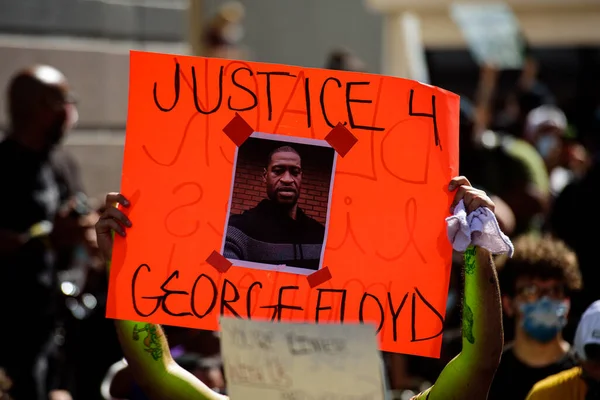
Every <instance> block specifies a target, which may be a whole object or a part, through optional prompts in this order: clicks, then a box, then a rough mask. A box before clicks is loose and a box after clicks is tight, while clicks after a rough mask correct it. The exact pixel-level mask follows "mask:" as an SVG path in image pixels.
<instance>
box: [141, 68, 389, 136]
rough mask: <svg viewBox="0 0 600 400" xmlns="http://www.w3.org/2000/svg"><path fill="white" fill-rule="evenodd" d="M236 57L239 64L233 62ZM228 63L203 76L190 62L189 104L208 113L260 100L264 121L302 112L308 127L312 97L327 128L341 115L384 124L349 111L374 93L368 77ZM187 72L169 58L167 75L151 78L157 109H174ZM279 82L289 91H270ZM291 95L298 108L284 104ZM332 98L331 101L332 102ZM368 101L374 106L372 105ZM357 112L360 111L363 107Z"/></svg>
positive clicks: (350, 121) (358, 124)
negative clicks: (346, 77) (313, 74)
mask: <svg viewBox="0 0 600 400" xmlns="http://www.w3.org/2000/svg"><path fill="white" fill-rule="evenodd" d="M237 63H238V64H239V62H237ZM232 64H233V63H230V64H229V65H225V66H223V65H222V66H221V67H220V68H219V70H218V71H216V70H215V71H211V72H209V71H208V70H207V68H208V67H206V68H205V70H204V74H203V76H199V75H200V74H199V73H197V71H196V68H195V67H194V66H192V67H191V71H189V75H191V90H192V94H193V105H194V107H195V109H196V111H197V112H198V113H200V114H204V115H210V114H213V113H216V112H218V111H219V110H220V109H221V107H227V108H228V109H229V110H231V111H238V112H243V111H250V110H253V109H255V108H256V109H257V110H260V109H264V108H262V107H263V106H264V105H266V107H267V110H266V112H267V120H268V121H272V120H273V119H274V117H275V120H276V121H280V120H281V118H282V116H283V115H284V114H286V113H293V114H303V115H305V116H306V127H307V128H311V127H312V125H313V118H314V117H313V108H316V107H315V105H316V103H318V104H319V114H320V116H319V118H322V119H323V121H324V122H325V123H326V124H327V125H328V126H330V127H331V128H333V127H334V126H335V125H337V123H338V122H339V120H340V119H341V118H346V119H347V121H343V124H344V125H349V127H350V128H351V129H358V130H368V131H384V130H385V127H378V126H371V125H369V124H367V123H366V121H357V120H356V117H355V114H360V112H358V111H355V110H354V108H355V107H359V105H360V104H362V105H365V104H373V100H374V99H373V98H372V97H376V96H377V91H378V90H377V88H376V87H371V88H370V87H369V86H370V84H371V82H369V81H364V80H363V81H354V82H346V83H345V84H342V81H341V80H340V79H338V78H335V77H327V78H325V79H322V78H320V79H319V80H318V81H316V80H317V78H314V77H313V78H311V77H308V76H306V75H305V73H304V72H303V71H300V72H299V73H298V74H297V75H295V74H292V73H290V72H284V71H253V70H252V69H250V68H247V67H238V68H236V69H233V71H231V72H230V71H229V66H231V65H232ZM207 65H208V64H207ZM189 75H188V74H187V73H186V72H184V71H182V70H181V67H180V64H179V63H175V65H174V71H173V77H172V78H171V79H167V78H162V79H161V80H160V83H159V82H155V83H154V90H153V96H154V104H155V105H156V107H157V108H158V109H159V110H160V111H163V112H170V111H172V110H173V109H175V107H176V106H177V104H178V103H179V100H180V95H181V90H182V88H181V78H182V77H183V79H184V80H185V82H186V83H187V84H188V85H190V83H189V79H188V76H189ZM217 80H218V87H217V88H214V89H213V90H212V91H211V89H209V88H208V85H206V84H204V82H208V81H211V82H216V81H217ZM199 82H200V83H199ZM284 85H288V86H290V90H289V95H288V96H274V92H275V90H271V88H272V87H277V93H281V92H282V90H281V88H282V86H284ZM209 91H211V93H209ZM159 92H160V94H159ZM214 92H218V93H214ZM370 94H371V95H370ZM296 98H299V99H301V102H302V106H301V107H302V108H301V109H297V108H296V109H293V108H292V106H291V105H290V104H291V103H292V100H293V99H296ZM209 99H210V100H209ZM259 99H265V100H266V104H264V103H263V104H261V100H259ZM377 101H379V99H377ZM334 102H335V103H336V104H335V106H332V103H334ZM207 103H210V104H211V106H210V107H208V106H207V105H205V104H207ZM339 103H342V104H343V106H344V107H340V104H339ZM295 107H298V106H297V105H296V106H295ZM371 107H373V109H375V107H376V105H373V106H371ZM344 108H345V110H346V113H345V114H346V115H343V116H341V115H337V116H333V115H330V114H329V113H328V109H344ZM274 109H278V110H280V111H279V112H278V113H277V115H275V116H274V115H273V110H274ZM373 111H374V110H373ZM259 112H260V111H259ZM362 113H363V115H364V111H363V112H362Z"/></svg>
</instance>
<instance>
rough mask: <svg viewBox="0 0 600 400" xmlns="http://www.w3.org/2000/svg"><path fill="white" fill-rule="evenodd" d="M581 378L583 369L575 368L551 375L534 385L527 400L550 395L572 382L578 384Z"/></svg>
mask: <svg viewBox="0 0 600 400" xmlns="http://www.w3.org/2000/svg"><path fill="white" fill-rule="evenodd" d="M580 377H581V367H573V368H571V369H567V370H564V371H562V372H559V373H557V374H554V375H550V376H548V377H546V378H544V379H542V380H541V381H539V382H537V383H536V384H535V385H533V388H531V391H530V392H529V396H528V397H527V398H528V399H536V398H537V396H538V395H542V394H550V393H552V391H554V390H555V389H556V388H558V387H559V386H562V385H565V384H569V383H571V382H578V381H579V378H580Z"/></svg>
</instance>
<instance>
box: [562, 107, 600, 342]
mask: <svg viewBox="0 0 600 400" xmlns="http://www.w3.org/2000/svg"><path fill="white" fill-rule="evenodd" d="M591 126H592V129H591V130H590V132H587V133H585V134H584V137H585V138H586V139H588V148H589V153H590V154H591V155H592V157H590V158H591V166H590V167H589V170H588V171H587V172H586V173H585V174H584V176H583V177H582V178H580V179H576V180H574V181H573V182H572V183H571V184H569V185H568V186H567V187H566V188H565V189H564V190H563V191H562V192H561V193H560V195H559V196H558V198H557V199H556V201H555V202H554V206H553V210H552V213H551V216H550V229H551V231H552V233H553V234H554V235H556V236H557V237H559V238H561V239H562V240H564V241H565V243H567V245H569V246H570V247H572V248H573V250H574V251H575V253H576V254H577V258H578V260H579V264H580V268H581V275H582V277H583V281H584V282H586V283H588V284H587V285H586V286H585V287H584V288H583V290H582V291H581V293H579V294H578V295H577V296H575V298H574V299H573V310H574V311H575V312H576V315H581V314H582V313H583V311H585V309H586V308H587V307H588V306H589V305H590V304H591V303H592V302H594V301H595V300H600V290H599V289H598V282H600V268H598V234H597V233H596V232H595V231H594V227H597V226H600V213H598V212H596V211H594V210H590V212H584V213H583V214H581V216H580V213H579V210H581V204H582V202H584V201H585V199H597V198H598V196H599V195H600V105H599V106H598V112H597V113H596V116H595V119H594V120H593V121H592V123H591ZM576 326H577V320H576V319H575V320H574V321H573V325H571V326H569V327H568V333H569V334H570V335H569V337H571V334H572V333H573V331H574V328H575V327H576Z"/></svg>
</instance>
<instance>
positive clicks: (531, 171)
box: [461, 61, 550, 235]
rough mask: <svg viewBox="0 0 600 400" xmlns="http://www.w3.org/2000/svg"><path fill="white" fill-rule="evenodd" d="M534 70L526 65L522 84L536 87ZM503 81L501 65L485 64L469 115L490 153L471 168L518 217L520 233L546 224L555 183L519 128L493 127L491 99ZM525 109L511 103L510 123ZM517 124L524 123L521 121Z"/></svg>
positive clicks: (476, 139)
mask: <svg viewBox="0 0 600 400" xmlns="http://www.w3.org/2000/svg"><path fill="white" fill-rule="evenodd" d="M531 62H533V61H531ZM526 65H528V64H526ZM532 73H533V72H531V70H530V69H528V68H527V67H526V68H525V69H524V71H523V73H522V75H521V80H520V82H521V83H520V84H519V85H520V86H519V87H521V86H523V87H525V86H527V87H529V86H531V85H532V84H531V80H532V79H535V76H533V77H532V76H531V75H532ZM498 80H499V71H498V69H497V68H495V67H494V66H490V65H485V66H483V67H482V68H481V73H480V79H479V84H478V88H477V94H476V101H475V104H474V106H472V107H471V108H472V109H473V111H471V112H470V113H471V115H472V117H471V119H472V121H473V122H472V124H473V133H472V135H473V138H472V140H473V142H474V145H475V147H484V148H485V149H486V151H484V152H483V153H484V154H483V155H481V156H480V157H479V160H480V162H479V163H476V164H475V163H471V164H470V168H471V169H476V170H478V171H479V172H477V176H480V177H481V181H482V184H483V185H484V187H485V189H486V190H487V191H490V192H492V193H494V194H495V195H497V196H499V197H500V198H501V199H502V200H504V201H505V202H506V204H507V205H508V207H509V208H510V209H511V211H512V212H513V215H514V221H515V224H514V231H513V232H512V233H513V234H514V235H519V234H522V233H525V232H527V231H530V230H540V229H541V228H542V226H543V222H544V218H545V215H546V213H547V210H548V205H549V200H550V183H549V177H548V172H547V170H546V168H545V165H544V161H543V159H542V157H541V156H540V155H539V154H538V152H537V151H536V149H535V148H534V147H533V146H532V145H531V144H529V143H528V142H527V141H525V140H524V139H522V138H521V135H522V133H521V132H520V131H518V132H517V133H515V132H516V131H515V130H514V129H510V130H496V129H494V130H491V129H490V128H493V127H494V125H493V115H494V112H493V111H494V110H493V105H492V103H493V101H492V100H493V99H494V98H495V97H496V96H497V89H498ZM524 82H525V83H524ZM519 90H521V89H519ZM536 104H537V103H536ZM526 108H527V107H525V106H523V107H520V106H518V105H515V106H514V107H507V110H506V113H507V115H510V118H511V121H512V119H514V120H515V121H517V120H518V121H520V120H521V119H522V118H521V112H522V111H523V110H524V109H526ZM507 118H508V117H507ZM514 123H515V124H517V125H519V126H521V125H522V124H521V122H514ZM510 124H513V122H510ZM510 124H509V125H510ZM500 126H502V125H500ZM461 145H462V143H461ZM471 147H473V146H471ZM461 152H462V148H461ZM461 161H462V158H461ZM461 168H462V167H461ZM483 182H485V183H483Z"/></svg>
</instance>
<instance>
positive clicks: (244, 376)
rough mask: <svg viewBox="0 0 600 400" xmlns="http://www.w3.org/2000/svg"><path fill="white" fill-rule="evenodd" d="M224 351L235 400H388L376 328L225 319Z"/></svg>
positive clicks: (222, 349)
mask: <svg viewBox="0 0 600 400" xmlns="http://www.w3.org/2000/svg"><path fill="white" fill-rule="evenodd" d="M221 330H222V332H221V351H222V357H223V364H224V367H225V375H226V376H227V391H228V394H229V396H230V397H231V399H232V400H236V399H247V400H254V399H256V400H259V399H260V400H281V399H289V400H309V399H310V400H312V399H314V400H319V399H332V400H334V399H339V400H352V399H356V400H361V399H372V400H377V399H379V400H383V399H384V382H383V376H382V368H381V358H380V356H379V352H378V351H377V342H376V340H375V329H374V327H373V326H372V325H358V324H354V325H332V324H323V325H315V324H300V323H280V324H272V323H269V322H259V321H248V320H240V319H236V318H223V319H221Z"/></svg>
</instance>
